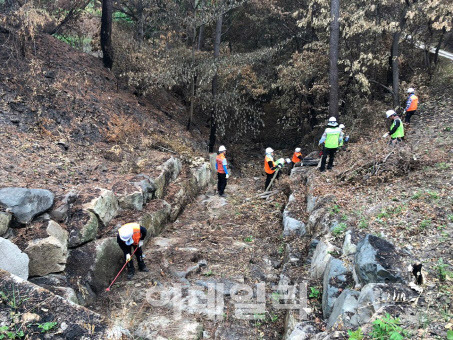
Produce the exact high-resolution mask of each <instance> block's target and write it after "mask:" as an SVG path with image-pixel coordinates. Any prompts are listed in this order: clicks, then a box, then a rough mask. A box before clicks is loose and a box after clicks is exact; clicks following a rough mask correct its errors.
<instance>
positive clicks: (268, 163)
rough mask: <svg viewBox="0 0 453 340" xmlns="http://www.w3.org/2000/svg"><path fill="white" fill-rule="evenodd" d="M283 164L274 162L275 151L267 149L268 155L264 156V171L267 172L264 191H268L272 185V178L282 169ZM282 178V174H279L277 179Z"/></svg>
mask: <svg viewBox="0 0 453 340" xmlns="http://www.w3.org/2000/svg"><path fill="white" fill-rule="evenodd" d="M282 167H283V164H281V163H279V164H277V163H276V162H274V150H273V149H272V148H266V155H265V156H264V171H265V172H266V182H265V184H264V190H266V189H267V187H268V186H269V184H270V183H271V180H272V177H274V173H275V171H276V170H277V169H281V168H282ZM278 177H280V172H278V173H277V179H278Z"/></svg>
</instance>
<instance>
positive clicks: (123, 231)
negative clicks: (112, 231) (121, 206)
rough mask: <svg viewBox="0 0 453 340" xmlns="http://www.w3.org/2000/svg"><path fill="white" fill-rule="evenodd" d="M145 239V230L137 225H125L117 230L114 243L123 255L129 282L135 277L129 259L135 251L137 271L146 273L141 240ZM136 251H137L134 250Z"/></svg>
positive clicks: (132, 264)
mask: <svg viewBox="0 0 453 340" xmlns="http://www.w3.org/2000/svg"><path fill="white" fill-rule="evenodd" d="M145 237H146V228H145V227H142V226H141V225H140V224H138V223H127V224H124V225H123V226H121V227H120V228H119V229H118V235H117V237H116V242H117V243H118V245H119V246H120V248H121V250H122V251H123V253H124V258H125V260H126V262H127V279H128V280H130V279H132V277H133V276H134V275H135V267H134V263H133V261H132V258H131V254H132V253H133V251H135V256H136V257H137V262H138V270H139V271H141V272H148V271H149V269H148V268H146V264H145V261H144V260H143V251H142V246H143V240H144V239H145ZM137 247H138V249H137ZM136 249H137V250H136Z"/></svg>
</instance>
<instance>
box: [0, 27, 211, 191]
mask: <svg viewBox="0 0 453 340" xmlns="http://www.w3.org/2000/svg"><path fill="white" fill-rule="evenodd" d="M11 39H12V37H11V36H9V35H8V34H5V33H1V34H0V45H2V49H1V50H0V62H1V63H2V65H3V66H2V68H1V69H0V110H1V116H0V134H1V136H2V140H3V143H1V145H0V162H1V164H2V167H1V169H0V181H1V183H2V184H3V185H4V186H32V187H43V188H44V187H46V188H48V189H51V190H53V191H54V192H56V193H60V192H62V191H64V190H66V189H69V188H71V187H73V186H77V185H85V184H96V185H101V184H102V183H106V182H109V181H110V177H111V175H112V174H113V173H128V172H133V173H139V172H142V171H144V170H145V169H146V171H147V172H152V171H153V169H154V168H155V167H156V166H157V165H159V164H161V163H163V161H164V160H166V159H168V158H169V156H170V155H171V154H176V153H180V154H183V155H184V156H185V158H187V159H189V158H191V157H192V156H195V155H196V153H197V151H195V150H198V151H199V150H203V148H202V145H203V143H201V141H200V140H198V141H197V139H196V138H194V137H192V136H191V135H190V134H188V133H186V132H185V129H184V127H182V126H181V125H180V124H179V123H178V122H177V121H175V120H173V119H172V118H171V117H170V116H169V112H172V113H173V114H176V115H178V114H181V113H184V110H185V109H184V107H182V106H181V105H180V104H178V102H177V101H176V100H175V99H174V98H173V97H171V95H169V94H167V93H165V92H162V93H160V94H159V95H158V96H155V97H153V98H152V100H147V99H143V98H138V97H136V96H134V95H133V94H132V93H131V92H129V91H128V90H127V89H125V88H123V87H121V86H120V85H119V84H118V83H117V81H116V79H115V77H114V76H113V74H112V73H111V72H109V71H108V70H106V69H105V68H103V66H102V63H101V61H100V60H99V59H97V58H94V57H92V56H89V55H87V54H83V53H80V52H78V51H76V50H74V49H72V48H71V47H70V46H69V45H67V44H65V43H63V42H61V41H59V40H57V39H55V38H53V37H51V36H48V35H42V36H38V37H36V41H35V44H34V51H33V54H30V55H27V57H26V58H23V57H20V54H19V50H18V49H17V48H16V47H15V45H14V43H13V42H11Z"/></svg>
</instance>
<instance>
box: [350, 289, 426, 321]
mask: <svg viewBox="0 0 453 340" xmlns="http://www.w3.org/2000/svg"><path fill="white" fill-rule="evenodd" d="M417 296H418V294H417V293H416V292H415V291H413V290H412V289H410V288H409V287H408V286H406V285H405V284H401V283H393V284H384V283H369V284H367V285H366V286H364V287H363V288H362V290H361V291H360V295H359V298H358V301H357V323H358V325H363V324H365V323H367V322H368V321H369V320H370V319H371V317H372V316H373V314H374V313H376V312H377V311H378V310H380V309H381V307H384V306H391V305H401V304H402V303H404V302H406V303H407V302H412V301H414V299H416V298H417Z"/></svg>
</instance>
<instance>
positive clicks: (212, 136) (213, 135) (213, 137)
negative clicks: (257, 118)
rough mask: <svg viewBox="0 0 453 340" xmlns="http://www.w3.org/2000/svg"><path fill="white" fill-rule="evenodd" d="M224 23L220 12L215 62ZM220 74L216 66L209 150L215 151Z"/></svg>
mask: <svg viewBox="0 0 453 340" xmlns="http://www.w3.org/2000/svg"><path fill="white" fill-rule="evenodd" d="M222 23H223V13H220V14H219V16H218V18H217V22H216V27H215V37H214V64H215V63H216V61H217V59H218V58H219V55H220V43H221V40H222ZM218 83H219V75H218V73H217V67H216V68H215V73H214V77H213V78H212V99H213V100H212V102H213V104H214V105H213V107H212V110H211V130H210V131H211V132H210V134H209V152H214V145H215V140H216V113H217V112H216V110H217V105H216V102H215V101H216V96H217V91H218V86H219V84H218Z"/></svg>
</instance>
